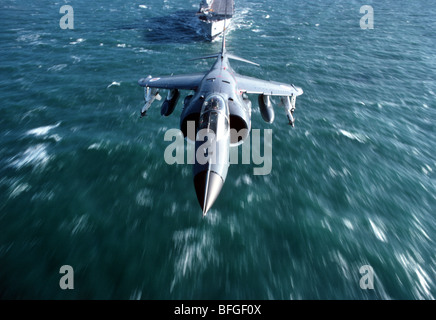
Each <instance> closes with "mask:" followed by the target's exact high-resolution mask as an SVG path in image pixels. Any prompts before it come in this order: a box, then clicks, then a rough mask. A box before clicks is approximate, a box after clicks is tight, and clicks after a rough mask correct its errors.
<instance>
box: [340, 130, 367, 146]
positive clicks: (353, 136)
mask: <svg viewBox="0 0 436 320" xmlns="http://www.w3.org/2000/svg"><path fill="white" fill-rule="evenodd" d="M339 132H340V133H341V134H343V135H344V136H346V137H347V138H350V139H352V140H357V141H359V142H360V143H365V141H366V139H365V137H364V136H362V135H361V134H358V133H351V132H348V131H346V130H342V129H340V130H339Z"/></svg>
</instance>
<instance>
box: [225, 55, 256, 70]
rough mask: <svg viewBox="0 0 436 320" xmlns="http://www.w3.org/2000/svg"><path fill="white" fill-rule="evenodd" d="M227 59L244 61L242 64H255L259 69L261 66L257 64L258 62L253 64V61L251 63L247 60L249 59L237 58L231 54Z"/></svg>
mask: <svg viewBox="0 0 436 320" xmlns="http://www.w3.org/2000/svg"><path fill="white" fill-rule="evenodd" d="M227 57H228V58H229V59H233V60H238V61H242V62H245V63H249V64H254V65H255V66H258V67H259V66H260V64H258V63H256V62H252V61H249V60H247V59H244V58H240V57H238V56H235V55H233V54H230V53H227Z"/></svg>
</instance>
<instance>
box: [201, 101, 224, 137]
mask: <svg viewBox="0 0 436 320" xmlns="http://www.w3.org/2000/svg"><path fill="white" fill-rule="evenodd" d="M200 129H208V130H211V131H213V132H214V133H215V135H216V138H217V140H219V139H221V138H222V137H223V136H224V135H225V133H226V132H227V131H228V129H229V121H228V119H227V116H226V102H225V101H224V99H223V98H222V97H221V96H211V97H210V98H208V99H207V100H206V101H205V102H204V104H203V108H202V111H201V116H200Z"/></svg>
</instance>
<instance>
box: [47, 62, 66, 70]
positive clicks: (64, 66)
mask: <svg viewBox="0 0 436 320" xmlns="http://www.w3.org/2000/svg"><path fill="white" fill-rule="evenodd" d="M67 66H68V65H67V64H65V63H62V64H55V65H54V66H51V67H50V68H48V69H47V71H61V70H62V69H65V68H66V67H67Z"/></svg>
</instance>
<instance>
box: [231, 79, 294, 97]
mask: <svg viewBox="0 0 436 320" xmlns="http://www.w3.org/2000/svg"><path fill="white" fill-rule="evenodd" d="M235 78H236V83H237V85H238V89H239V91H240V92H243V93H253V94H264V95H267V96H296V97H297V96H299V95H302V94H303V89H301V88H299V87H296V86H294V85H293V84H286V83H280V82H275V81H266V80H260V79H256V78H252V77H247V76H242V75H239V74H238V75H236V76H235Z"/></svg>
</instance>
